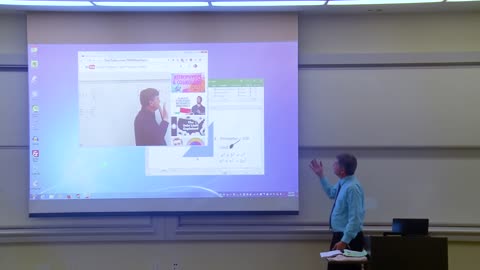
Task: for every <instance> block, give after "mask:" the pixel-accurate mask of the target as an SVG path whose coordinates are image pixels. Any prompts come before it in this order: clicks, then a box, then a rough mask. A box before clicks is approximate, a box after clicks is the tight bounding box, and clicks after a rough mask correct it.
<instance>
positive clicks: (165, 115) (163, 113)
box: [160, 104, 168, 122]
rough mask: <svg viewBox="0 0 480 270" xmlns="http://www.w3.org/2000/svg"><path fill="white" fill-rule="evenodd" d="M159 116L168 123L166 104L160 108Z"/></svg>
mask: <svg viewBox="0 0 480 270" xmlns="http://www.w3.org/2000/svg"><path fill="white" fill-rule="evenodd" d="M160 115H161V116H162V120H163V121H167V122H168V112H167V107H166V104H163V107H162V108H160Z"/></svg>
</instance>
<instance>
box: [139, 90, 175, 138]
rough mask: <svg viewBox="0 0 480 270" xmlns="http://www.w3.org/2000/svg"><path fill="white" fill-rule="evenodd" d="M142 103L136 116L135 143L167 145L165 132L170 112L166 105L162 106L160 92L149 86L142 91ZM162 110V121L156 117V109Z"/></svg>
mask: <svg viewBox="0 0 480 270" xmlns="http://www.w3.org/2000/svg"><path fill="white" fill-rule="evenodd" d="M140 104H141V105H142V109H141V110H140V111H139V112H138V114H137V117H135V122H134V128H135V144H136V145H137V146H147V145H167V143H166V142H165V134H166V133H167V128H168V125H169V122H168V113H167V109H166V108H165V105H163V108H160V98H159V92H158V90H157V89H154V88H147V89H144V90H142V91H141V92H140ZM157 110H159V111H160V116H161V117H162V121H161V122H160V123H158V122H157V120H156V119H155V111H157Z"/></svg>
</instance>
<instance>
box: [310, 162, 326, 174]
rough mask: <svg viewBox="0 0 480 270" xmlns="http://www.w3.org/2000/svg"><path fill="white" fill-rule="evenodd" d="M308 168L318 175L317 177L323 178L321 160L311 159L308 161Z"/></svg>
mask: <svg viewBox="0 0 480 270" xmlns="http://www.w3.org/2000/svg"><path fill="white" fill-rule="evenodd" d="M310 168H311V169H312V171H313V172H314V173H315V174H316V175H318V177H320V178H323V165H322V162H321V161H317V160H316V159H313V160H312V161H311V162H310Z"/></svg>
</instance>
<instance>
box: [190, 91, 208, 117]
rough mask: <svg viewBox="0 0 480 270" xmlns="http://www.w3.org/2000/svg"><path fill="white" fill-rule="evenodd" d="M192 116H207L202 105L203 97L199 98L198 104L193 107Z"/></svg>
mask: <svg viewBox="0 0 480 270" xmlns="http://www.w3.org/2000/svg"><path fill="white" fill-rule="evenodd" d="M192 114H194V115H205V107H204V106H203V105H202V97H201V96H198V97H197V104H195V105H194V106H193V107H192Z"/></svg>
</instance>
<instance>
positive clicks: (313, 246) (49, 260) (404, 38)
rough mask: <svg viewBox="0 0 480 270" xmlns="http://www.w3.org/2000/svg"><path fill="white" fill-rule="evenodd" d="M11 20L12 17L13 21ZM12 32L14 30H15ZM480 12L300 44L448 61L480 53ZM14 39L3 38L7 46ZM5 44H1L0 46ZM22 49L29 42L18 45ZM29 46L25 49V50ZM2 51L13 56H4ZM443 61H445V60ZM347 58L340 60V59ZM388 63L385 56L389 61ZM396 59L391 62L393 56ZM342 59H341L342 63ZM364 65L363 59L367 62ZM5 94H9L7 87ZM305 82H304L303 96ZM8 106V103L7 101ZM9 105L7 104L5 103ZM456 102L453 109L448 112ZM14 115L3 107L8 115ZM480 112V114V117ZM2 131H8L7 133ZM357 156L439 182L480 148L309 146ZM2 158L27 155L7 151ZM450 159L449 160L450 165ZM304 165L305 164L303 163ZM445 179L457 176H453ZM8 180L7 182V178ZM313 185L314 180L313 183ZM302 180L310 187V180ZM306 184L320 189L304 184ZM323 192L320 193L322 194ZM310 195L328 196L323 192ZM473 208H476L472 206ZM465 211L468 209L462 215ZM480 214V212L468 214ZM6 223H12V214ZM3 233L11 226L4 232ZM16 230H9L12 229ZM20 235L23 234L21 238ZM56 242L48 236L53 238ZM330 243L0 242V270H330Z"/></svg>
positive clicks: (338, 30)
mask: <svg viewBox="0 0 480 270" xmlns="http://www.w3.org/2000/svg"><path fill="white" fill-rule="evenodd" d="M8 16H11V15H0V25H1V27H6V23H15V22H14V21H17V23H20V22H21V21H22V18H21V17H20V18H19V19H18V20H16V19H14V20H12V19H11V17H8ZM7 17H8V18H7ZM7 28H8V27H7ZM478 29H480V14H478V13H477V14H474V13H472V14H468V13H455V14H401V15H380V16H359V15H355V16H353V15H350V16H346V15H338V16H301V18H300V29H299V38H300V39H299V42H300V43H299V45H300V51H301V53H300V54H301V57H302V55H310V56H311V55H314V56H315V55H317V56H319V57H325V56H328V57H331V56H332V55H335V57H334V58H329V59H334V61H338V59H341V57H342V55H343V56H348V55H354V56H355V57H357V59H359V58H361V55H362V54H371V53H385V54H392V53H393V54H395V53H399V54H404V53H427V54H429V53H433V54H434V56H435V55H436V56H439V55H440V57H443V56H445V55H447V54H449V53H451V52H454V53H470V52H478V51H479V48H480V32H479V31H478ZM5 38H7V36H2V37H1V40H2V41H4V39H5ZM8 38H19V39H20V38H25V33H16V32H15V33H11V35H8ZM0 42H1V41H0ZM18 44H22V42H18ZM10 47H11V48H10V49H11V50H10V49H9V50H7V51H8V52H13V53H15V52H17V53H20V52H21V51H20V50H21V49H19V47H17V46H14V45H11V46H10ZM20 48H21V46H20ZM0 53H5V52H4V51H2V52H0ZM442 55H443V56H442ZM339 57H340V58H339ZM382 57H383V56H382ZM388 57H391V56H388ZM335 59H336V60H335ZM359 61H360V60H359ZM1 91H7V88H6V87H3V86H2V87H1ZM301 93H302V82H300V95H302V94H301ZM4 102H5V101H4ZM2 104H4V103H2ZM448 109H449V107H448V104H447V105H446V106H445V110H448ZM5 113H7V111H6V110H5V107H3V109H2V115H5ZM478 113H479V114H480V111H479V112H478ZM2 132H4V131H3V129H2ZM343 150H349V151H350V150H351V151H354V152H355V151H356V152H358V153H360V155H359V157H360V158H364V159H365V160H368V159H370V160H375V159H378V160H383V161H385V162H390V164H395V165H396V167H397V168H401V170H402V171H403V172H408V175H407V176H415V175H422V174H423V173H424V172H423V171H424V169H425V167H422V166H417V165H415V164H412V163H411V162H409V160H411V159H412V158H413V157H420V158H421V160H422V162H424V164H426V166H427V169H428V170H433V171H436V174H435V176H436V177H442V175H443V174H445V173H442V172H448V171H449V170H450V168H448V164H449V162H450V161H452V162H458V161H462V160H471V161H472V162H474V163H475V164H478V165H480V158H479V157H480V154H479V153H480V150H479V148H478V146H462V147H452V148H448V149H444V148H442V147H434V146H433V147H429V148H428V149H423V148H421V147H414V148H408V147H407V148H401V149H399V148H396V147H369V146H361V147H353V148H343V147H341V146H335V147H333V148H332V147H330V148H328V147H325V146H315V145H314V146H307V147H306V149H303V150H301V156H302V153H303V157H304V158H305V159H306V160H307V159H308V158H310V156H311V155H313V154H314V153H316V152H317V151H318V152H321V153H323V155H324V157H326V156H327V155H330V154H332V153H335V152H337V151H343ZM0 151H2V152H4V153H5V152H9V153H10V152H12V151H13V152H16V151H20V152H21V151H25V149H24V148H21V147H20V148H18V149H17V148H15V147H12V146H6V145H3V146H1V147H0ZM445 160H446V161H447V162H445ZM302 165H304V164H302ZM396 167H392V166H384V167H382V166H380V167H378V168H375V167H374V164H373V162H372V165H370V169H371V170H373V169H376V170H375V171H370V172H368V173H366V172H364V175H363V176H364V177H370V176H375V175H389V174H392V172H391V170H394V169H395V168H396ZM472 167H473V168H470V167H469V168H468V171H462V167H461V166H460V167H457V168H456V169H455V170H456V173H455V175H454V176H455V177H454V178H452V179H451V181H456V179H462V178H466V177H471V175H474V174H473V173H472V170H475V167H477V168H478V166H472ZM445 175H449V174H448V173H447V174H445ZM2 180H3V179H2ZM310 180H311V179H309V180H308V181H310ZM471 180H472V181H475V179H471ZM301 181H306V180H305V179H304V178H302V180H301ZM301 185H304V186H305V185H308V187H309V188H311V187H314V186H313V184H310V183H309V184H306V183H305V182H301ZM317 191H318V192H317ZM317 191H315V192H312V193H309V194H310V195H315V196H317V195H318V196H322V194H321V192H320V191H319V190H317ZM472 200H473V199H472ZM472 203H475V202H474V201H472ZM459 211H462V210H461V209H460V210H459ZM464 214H469V215H478V213H472V212H469V213H464ZM2 218H3V219H8V218H9V217H8V215H4V216H3V217H2ZM2 229H3V230H2V233H8V232H5V228H2ZM7 229H8V228H7ZM13 237H15V236H13ZM47 237H48V236H47ZM327 246H328V242H326V241H325V240H318V238H316V240H302V241H299V240H290V241H267V240H263V241H261V240H253V241H204V240H200V241H158V242H157V241H155V242H106V241H103V242H85V243H81V242H66V243H65V242H64V243H59V242H55V241H51V242H48V243H46V242H42V243H23V244H22V243H3V244H0V269H15V270H17V269H18V270H23V269H25V270H27V269H39V270H50V269H52V270H54V269H65V270H72V269H73V270H77V269H105V270H110V269H112V270H113V269H115V270H122V269H155V270H157V269H165V270H169V269H172V264H173V263H179V265H180V268H179V269H178V270H191V269H195V270H203V269H205V270H206V269H211V270H220V269H231V270H235V269H239V270H240V269H242V270H244V269H278V270H283V269H326V264H325V263H323V262H322V261H320V259H319V256H318V252H320V251H323V250H325V249H326V248H327ZM479 252H480V242H457V241H451V242H450V243H449V264H450V269H454V270H457V269H459V270H462V269H465V270H467V269H475V268H476V267H477V265H478V264H477V263H476V262H475V261H474V258H475V256H476V254H478V253H479Z"/></svg>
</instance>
